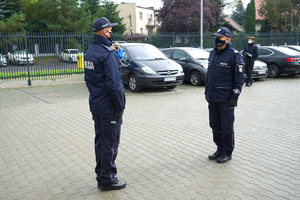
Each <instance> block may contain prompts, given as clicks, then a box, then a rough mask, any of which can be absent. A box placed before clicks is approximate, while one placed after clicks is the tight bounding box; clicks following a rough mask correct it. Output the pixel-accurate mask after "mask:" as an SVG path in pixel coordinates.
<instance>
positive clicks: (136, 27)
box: [117, 3, 156, 34]
mask: <svg viewBox="0 0 300 200" xmlns="http://www.w3.org/2000/svg"><path fill="white" fill-rule="evenodd" d="M117 10H119V11H120V13H119V17H123V18H124V20H123V22H124V23H125V24H126V29H127V30H126V32H130V31H132V33H139V34H149V33H151V32H155V31H156V22H155V16H154V8H144V7H140V6H136V3H121V4H118V8H117ZM130 27H131V29H130Z"/></svg>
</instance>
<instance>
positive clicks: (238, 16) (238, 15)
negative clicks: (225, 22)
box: [231, 0, 246, 26]
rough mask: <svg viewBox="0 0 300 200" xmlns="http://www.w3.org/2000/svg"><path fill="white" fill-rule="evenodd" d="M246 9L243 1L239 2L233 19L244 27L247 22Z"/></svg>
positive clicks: (238, 0)
mask: <svg viewBox="0 0 300 200" xmlns="http://www.w3.org/2000/svg"><path fill="white" fill-rule="evenodd" d="M245 14H246V11H245V8H244V4H243V1H242V0H237V1H236V5H235V10H234V11H233V12H232V15H231V18H232V19H233V20H234V21H236V22H237V23H238V24H239V25H241V26H244V20H245Z"/></svg>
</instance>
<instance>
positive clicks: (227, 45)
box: [215, 43, 230, 53]
mask: <svg viewBox="0 0 300 200" xmlns="http://www.w3.org/2000/svg"><path fill="white" fill-rule="evenodd" d="M228 48H230V45H229V44H228V43H227V44H226V46H225V48H224V49H221V50H219V49H218V47H215V51H216V53H219V52H222V51H225V50H226V49H228Z"/></svg>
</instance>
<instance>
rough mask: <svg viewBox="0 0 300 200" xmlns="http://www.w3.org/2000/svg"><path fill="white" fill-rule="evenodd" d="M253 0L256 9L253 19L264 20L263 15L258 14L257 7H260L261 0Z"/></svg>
mask: <svg viewBox="0 0 300 200" xmlns="http://www.w3.org/2000/svg"><path fill="white" fill-rule="evenodd" d="M254 1H255V11H256V15H255V19H256V20H264V19H265V17H262V16H260V15H259V14H258V9H259V8H260V2H261V0H254Z"/></svg>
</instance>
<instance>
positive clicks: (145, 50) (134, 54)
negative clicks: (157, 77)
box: [127, 45, 167, 60]
mask: <svg viewBox="0 0 300 200" xmlns="http://www.w3.org/2000/svg"><path fill="white" fill-rule="evenodd" d="M127 49H128V51H129V54H130V57H131V59H132V60H165V59H167V57H166V56H165V55H164V54H163V53H162V52H161V51H160V50H158V49H157V48H156V47H154V46H151V45H139V46H129V47H127Z"/></svg>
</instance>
